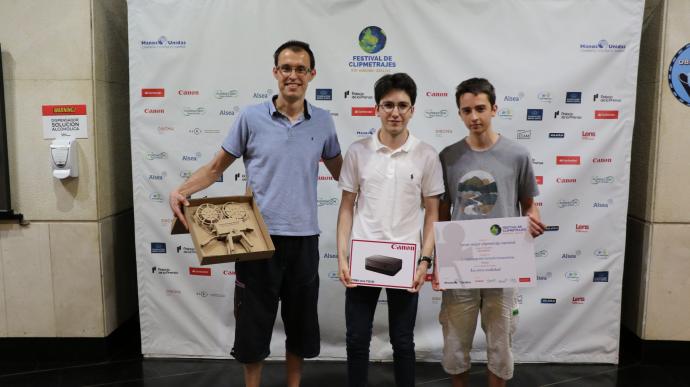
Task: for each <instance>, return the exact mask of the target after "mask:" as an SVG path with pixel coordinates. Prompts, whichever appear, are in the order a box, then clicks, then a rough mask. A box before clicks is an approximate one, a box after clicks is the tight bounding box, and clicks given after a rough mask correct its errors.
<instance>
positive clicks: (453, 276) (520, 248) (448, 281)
mask: <svg viewBox="0 0 690 387" xmlns="http://www.w3.org/2000/svg"><path fill="white" fill-rule="evenodd" d="M434 237H435V238H436V269H437V270H438V276H439V283H440V286H441V288H443V289H470V288H513V287H532V286H535V283H536V267H535V262H534V238H533V237H532V235H531V234H530V233H529V218H527V217H515V218H494V219H476V220H460V221H452V222H436V223H434Z"/></svg>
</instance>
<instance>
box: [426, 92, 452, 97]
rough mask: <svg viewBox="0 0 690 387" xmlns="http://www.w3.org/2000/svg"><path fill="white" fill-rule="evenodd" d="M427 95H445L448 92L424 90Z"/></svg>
mask: <svg viewBox="0 0 690 387" xmlns="http://www.w3.org/2000/svg"><path fill="white" fill-rule="evenodd" d="M426 96H427V97H447V96H448V93H446V92H445V91H427V92H426Z"/></svg>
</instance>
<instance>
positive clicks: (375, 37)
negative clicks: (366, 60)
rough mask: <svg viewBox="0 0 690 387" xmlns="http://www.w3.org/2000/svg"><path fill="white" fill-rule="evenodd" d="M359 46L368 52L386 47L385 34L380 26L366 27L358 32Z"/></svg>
mask: <svg viewBox="0 0 690 387" xmlns="http://www.w3.org/2000/svg"><path fill="white" fill-rule="evenodd" d="M359 47H361V48H362V50H364V52H366V53H368V54H375V53H377V52H379V51H381V50H383V48H384V47H386V34H385V33H384V32H383V30H382V29H381V28H380V27H376V26H369V27H366V28H364V29H363V30H362V32H360V33H359Z"/></svg>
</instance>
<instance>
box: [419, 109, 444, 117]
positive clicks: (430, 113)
mask: <svg viewBox="0 0 690 387" xmlns="http://www.w3.org/2000/svg"><path fill="white" fill-rule="evenodd" d="M424 117H426V118H442V117H448V110H446V109H441V110H432V109H426V110H425V111H424Z"/></svg>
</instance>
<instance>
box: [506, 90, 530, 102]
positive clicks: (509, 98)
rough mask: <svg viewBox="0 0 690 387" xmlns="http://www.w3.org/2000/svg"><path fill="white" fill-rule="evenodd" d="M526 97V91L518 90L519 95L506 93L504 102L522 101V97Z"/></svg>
mask: <svg viewBox="0 0 690 387" xmlns="http://www.w3.org/2000/svg"><path fill="white" fill-rule="evenodd" d="M523 98H525V93H523V92H518V94H517V95H506V96H504V97H503V102H520V100H521V99H523Z"/></svg>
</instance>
